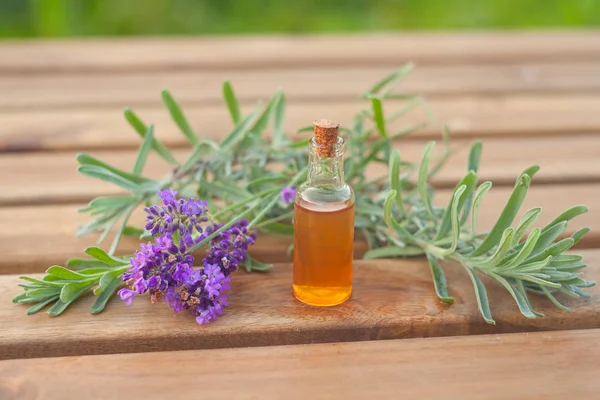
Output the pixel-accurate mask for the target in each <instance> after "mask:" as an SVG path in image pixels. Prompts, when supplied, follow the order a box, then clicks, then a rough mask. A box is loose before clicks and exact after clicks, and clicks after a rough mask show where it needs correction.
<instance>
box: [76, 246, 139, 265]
mask: <svg viewBox="0 0 600 400" xmlns="http://www.w3.org/2000/svg"><path fill="white" fill-rule="evenodd" d="M85 253H86V254H87V255H89V256H92V257H93V258H95V259H96V260H98V261H101V262H103V263H104V264H108V265H121V266H122V265H128V264H129V260H126V259H124V258H121V257H115V256H111V255H108V254H107V253H106V252H105V251H104V250H102V249H101V248H99V247H88V248H87V249H85Z"/></svg>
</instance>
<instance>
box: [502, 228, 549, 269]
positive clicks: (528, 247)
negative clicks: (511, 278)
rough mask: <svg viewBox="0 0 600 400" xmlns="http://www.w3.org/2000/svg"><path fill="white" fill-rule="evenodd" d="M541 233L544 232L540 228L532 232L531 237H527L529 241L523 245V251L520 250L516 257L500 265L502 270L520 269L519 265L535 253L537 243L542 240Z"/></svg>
mask: <svg viewBox="0 0 600 400" xmlns="http://www.w3.org/2000/svg"><path fill="white" fill-rule="evenodd" d="M541 232H542V230H541V229H540V228H535V229H534V230H532V231H531V233H530V234H529V236H528V237H527V240H526V241H525V244H524V245H523V247H522V248H521V250H519V252H518V253H516V255H515V256H514V257H511V258H509V259H508V260H507V259H505V261H504V262H503V263H501V264H500V268H506V269H510V268H514V267H518V266H519V264H521V263H522V262H523V261H525V259H526V258H527V257H529V255H530V254H531V252H532V251H533V249H534V247H535V245H536V243H537V241H538V240H539V238H540V235H541ZM513 243H514V237H513Z"/></svg>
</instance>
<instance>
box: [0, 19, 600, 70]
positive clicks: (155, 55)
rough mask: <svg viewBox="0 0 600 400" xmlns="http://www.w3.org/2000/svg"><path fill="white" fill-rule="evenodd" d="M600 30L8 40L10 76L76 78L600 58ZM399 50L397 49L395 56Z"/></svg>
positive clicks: (3, 52) (1, 54) (5, 52)
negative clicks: (105, 74)
mask: <svg viewBox="0 0 600 400" xmlns="http://www.w3.org/2000/svg"><path fill="white" fill-rule="evenodd" d="M599 38H600V34H599V33H598V31H594V30H591V31H571V32H569V31H558V32H551V31H540V32H534V31H529V32H476V33H452V32H442V33H421V34H418V33H408V32H403V33H402V34H369V35H365V34H355V35H337V36H331V35H329V36H317V35H314V36H305V37H298V36H263V37H260V36H256V37H233V38H172V39H168V38H156V37H150V38H138V39H128V40H119V41H115V40H111V39H87V40H70V41H68V42H55V43H52V42H50V43H47V42H44V41H31V42H27V43H24V42H22V41H14V42H12V43H11V42H6V43H5V44H4V45H3V46H2V48H1V49H0V59H2V60H3V63H2V65H3V68H2V70H3V71H6V73H12V74H22V73H44V72H52V73H71V72H74V71H85V72H95V71H106V70H108V71H136V70H137V69H142V70H143V69H150V70H165V69H186V68H194V69H216V68H229V69H240V68H244V69H253V68H266V67H270V66H286V67H294V66H297V65H299V64H300V65H314V64H319V63H320V64H325V65H381V64H385V65H392V66H397V65H398V64H401V63H403V62H405V60H407V59H413V60H415V61H417V62H419V63H423V64H464V63H471V62H493V63H499V64H503V63H507V62H513V61H519V62H522V61H547V62H562V61H564V60H574V61H578V60H598V59H599V58H600V57H599V54H600V43H599V40H598V39H599ZM390 49H393V50H394V51H390Z"/></svg>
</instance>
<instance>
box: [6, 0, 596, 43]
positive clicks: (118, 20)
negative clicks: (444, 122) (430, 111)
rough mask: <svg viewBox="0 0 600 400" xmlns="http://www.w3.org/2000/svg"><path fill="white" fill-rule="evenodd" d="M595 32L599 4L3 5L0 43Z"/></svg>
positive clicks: (469, 0)
mask: <svg viewBox="0 0 600 400" xmlns="http://www.w3.org/2000/svg"><path fill="white" fill-rule="evenodd" d="M595 26H600V0H335V1H334V0H304V1H303V0H204V1H203V0H0V37H61V36H98V35H103V36H105V35H175V34H177V35H182V34H240V33H270V32H287V33H303V32H354V31H390V30H424V29H427V30H442V29H443V30H449V29H499V28H505V29H511V28H573V27H595Z"/></svg>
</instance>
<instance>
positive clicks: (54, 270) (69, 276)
mask: <svg viewBox="0 0 600 400" xmlns="http://www.w3.org/2000/svg"><path fill="white" fill-rule="evenodd" d="M46 273H47V274H50V275H54V276H57V277H59V278H61V279H65V280H80V279H85V277H86V276H85V275H82V274H78V273H77V272H75V271H71V270H70V269H67V268H65V267H61V266H60V265H53V266H51V267H50V268H48V269H47V270H46Z"/></svg>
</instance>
